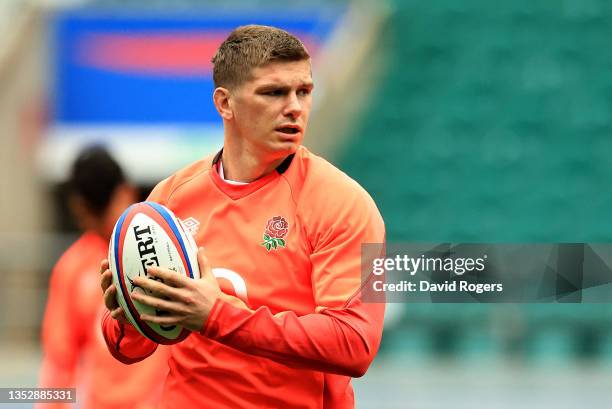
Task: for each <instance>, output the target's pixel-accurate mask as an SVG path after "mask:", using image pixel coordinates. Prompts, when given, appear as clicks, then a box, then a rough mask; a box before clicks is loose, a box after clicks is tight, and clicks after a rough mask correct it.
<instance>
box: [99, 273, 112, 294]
mask: <svg viewBox="0 0 612 409" xmlns="http://www.w3.org/2000/svg"><path fill="white" fill-rule="evenodd" d="M112 283H113V273H111V271H110V270H106V271H104V272H103V273H102V277H101V278H100V287H102V291H106V289H107V288H108V287H109V286H110V285H112Z"/></svg>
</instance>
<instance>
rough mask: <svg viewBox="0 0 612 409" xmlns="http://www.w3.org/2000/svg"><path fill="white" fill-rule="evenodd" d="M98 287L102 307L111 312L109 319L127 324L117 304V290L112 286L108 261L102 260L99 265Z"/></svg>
mask: <svg viewBox="0 0 612 409" xmlns="http://www.w3.org/2000/svg"><path fill="white" fill-rule="evenodd" d="M100 274H101V277H100V286H101V287H102V292H103V293H104V305H105V306H106V308H107V309H108V310H109V311H110V312H111V317H113V318H114V319H116V320H117V321H119V322H123V323H127V322H128V320H127V318H125V313H124V312H123V308H121V307H120V306H119V304H118V303H117V288H116V287H115V285H114V284H113V273H111V271H110V270H109V268H108V260H102V263H101V264H100Z"/></svg>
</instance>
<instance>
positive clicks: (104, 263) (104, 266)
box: [100, 259, 108, 274]
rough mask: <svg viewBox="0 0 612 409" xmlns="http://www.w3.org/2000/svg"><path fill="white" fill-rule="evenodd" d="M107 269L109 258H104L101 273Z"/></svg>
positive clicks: (101, 263)
mask: <svg viewBox="0 0 612 409" xmlns="http://www.w3.org/2000/svg"><path fill="white" fill-rule="evenodd" d="M106 270H108V260H107V259H104V260H102V261H101V262H100V274H103V273H104V272H105V271H106Z"/></svg>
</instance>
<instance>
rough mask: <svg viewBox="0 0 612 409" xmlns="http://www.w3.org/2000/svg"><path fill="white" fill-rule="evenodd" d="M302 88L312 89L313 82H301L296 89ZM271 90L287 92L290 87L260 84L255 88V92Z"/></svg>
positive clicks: (272, 83) (277, 84)
mask: <svg viewBox="0 0 612 409" xmlns="http://www.w3.org/2000/svg"><path fill="white" fill-rule="evenodd" d="M302 87H306V88H313V87H314V82H312V81H305V82H302V83H301V84H300V85H299V87H298V88H302ZM272 89H279V90H289V89H291V86H290V85H286V84H279V83H277V82H270V83H265V84H261V85H259V86H258V87H257V88H256V90H257V91H264V90H272Z"/></svg>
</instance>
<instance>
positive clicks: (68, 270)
mask: <svg viewBox="0 0 612 409" xmlns="http://www.w3.org/2000/svg"><path fill="white" fill-rule="evenodd" d="M68 185H69V190H70V193H69V205H70V208H71V210H72V212H73V214H74V215H75V217H76V220H77V222H78V224H79V226H80V227H81V228H82V229H83V231H84V232H85V233H83V235H82V236H81V237H80V238H79V239H78V240H77V241H76V242H75V243H74V244H73V245H72V246H71V247H70V248H69V249H68V250H67V251H66V252H65V253H64V254H63V255H62V257H61V258H60V260H59V261H58V262H57V264H56V265H55V267H54V268H53V272H52V274H51V281H50V288H49V298H48V301H47V308H46V311H45V316H44V321H43V334H42V346H43V352H44V358H43V362H42V368H41V374H40V386H41V387H48V388H50V387H57V388H59V387H62V388H69V387H72V388H74V387H76V388H77V393H78V396H77V400H78V402H79V403H80V407H81V408H83V409H89V408H95V409H105V408H108V409H110V408H113V409H116V408H120V409H134V408H139V409H145V408H151V409H152V408H154V407H155V405H156V404H157V400H158V398H159V394H160V392H161V387H162V384H163V381H164V379H165V374H166V373H167V368H168V365H167V358H168V357H167V350H166V349H164V348H159V350H158V351H157V352H156V353H155V355H154V356H152V357H151V358H150V359H148V360H147V361H144V362H142V363H139V364H138V365H134V366H131V367H128V366H126V365H124V364H122V363H120V362H117V360H115V359H113V357H112V356H111V354H110V353H109V352H108V349H107V348H106V345H105V343H104V340H103V338H102V336H101V335H100V330H99V328H100V322H101V318H102V314H103V312H104V310H105V308H104V304H103V300H102V297H101V295H100V287H99V285H100V284H99V270H98V269H99V262H98V260H100V259H101V258H104V257H105V256H106V253H107V251H108V240H109V238H110V235H111V232H112V229H113V225H114V222H115V220H116V219H117V217H119V215H120V214H121V212H122V211H123V210H124V209H125V208H126V207H127V206H129V205H130V204H131V203H133V202H134V201H135V200H136V199H137V196H136V191H135V189H134V188H133V187H132V186H130V185H129V184H128V183H127V182H126V180H125V178H124V176H123V172H122V171H121V168H120V167H119V165H118V164H117V163H116V162H115V161H114V160H113V158H112V157H111V156H110V155H109V154H108V152H107V151H106V150H105V149H103V148H101V147H91V148H87V149H85V150H84V151H83V152H82V153H81V154H80V155H79V157H78V158H77V159H76V161H75V163H74V165H73V167H72V171H71V176H70V180H69V183H68ZM39 407H40V408H68V407H72V404H67V403H63V404H62V403H57V404H40V405H39Z"/></svg>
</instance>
